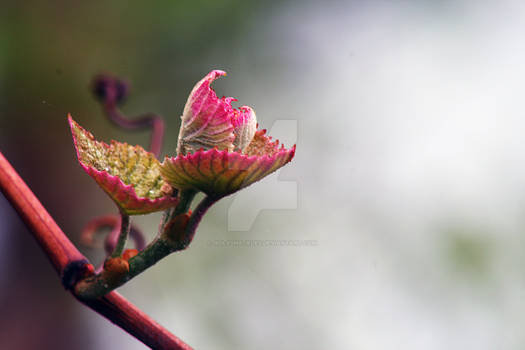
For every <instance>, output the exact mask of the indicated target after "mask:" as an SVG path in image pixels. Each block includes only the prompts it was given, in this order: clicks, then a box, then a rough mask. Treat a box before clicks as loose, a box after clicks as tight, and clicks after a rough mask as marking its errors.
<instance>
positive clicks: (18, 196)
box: [0, 152, 87, 276]
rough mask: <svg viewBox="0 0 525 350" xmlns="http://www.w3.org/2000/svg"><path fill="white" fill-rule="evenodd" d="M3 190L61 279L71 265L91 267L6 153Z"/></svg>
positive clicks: (1, 162)
mask: <svg viewBox="0 0 525 350" xmlns="http://www.w3.org/2000/svg"><path fill="white" fill-rule="evenodd" d="M0 189H1V190H2V193H3V194H4V195H5V196H6V198H7V200H8V201H9V202H10V203H11V205H12V206H13V207H14V208H15V210H16V211H17V212H18V215H20V218H21V219H22V221H24V223H25V224H26V226H27V228H28V229H29V230H30V231H31V232H32V233H33V236H34V237H35V238H36V240H37V241H38V243H39V244H40V246H41V247H42V249H43V250H44V252H45V253H46V255H47V256H48V258H49V260H51V264H53V267H54V268H55V270H56V271H57V272H58V273H59V274H60V275H61V276H62V275H63V273H64V271H65V270H66V267H67V266H68V265H69V264H71V263H73V262H80V261H85V262H86V263H87V260H86V258H85V257H84V255H82V253H80V252H79V251H78V249H77V248H76V247H75V246H74V245H73V243H71V241H70V240H69V239H68V238H67V237H66V235H65V234H64V232H62V230H61V229H60V227H58V225H57V224H56V223H55V221H54V220H53V218H52V217H51V216H50V215H49V213H48V212H47V211H46V210H45V208H44V207H43V206H42V204H41V203H40V201H39V200H38V199H37V198H36V197H35V195H34V194H33V192H31V190H30V189H29V187H27V185H26V183H25V182H24V180H22V179H21V178H20V176H19V175H18V173H17V172H16V171H15V169H13V167H12V166H11V164H9V162H8V161H7V159H5V157H4V156H3V154H2V152H0Z"/></svg>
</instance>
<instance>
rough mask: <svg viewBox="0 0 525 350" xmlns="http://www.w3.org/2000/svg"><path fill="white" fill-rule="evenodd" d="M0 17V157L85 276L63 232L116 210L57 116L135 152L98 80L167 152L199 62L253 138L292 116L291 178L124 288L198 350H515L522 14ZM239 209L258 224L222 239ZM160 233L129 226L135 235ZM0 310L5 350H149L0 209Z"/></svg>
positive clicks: (224, 211) (500, 5)
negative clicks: (98, 92) (122, 94)
mask: <svg viewBox="0 0 525 350" xmlns="http://www.w3.org/2000/svg"><path fill="white" fill-rule="evenodd" d="M0 5H1V10H0V149H1V151H2V152H3V153H4V155H5V156H6V157H7V158H8V159H9V160H10V161H11V162H12V164H13V165H14V166H15V167H16V169H17V170H18V171H19V172H20V174H21V176H22V177H23V178H24V179H25V180H26V181H27V182H28V184H29V185H30V187H31V188H32V189H33V191H34V192H35V193H36V195H37V196H38V197H39V198H40V199H41V201H42V202H43V203H44V205H45V206H46V207H47V208H48V210H49V211H50V213H51V214H52V215H53V217H54V218H55V219H56V220H57V222H58V223H59V224H60V226H61V227H62V228H63V230H64V231H65V232H66V233H67V234H68V235H69V237H71V239H72V240H73V241H74V242H75V243H76V244H77V245H78V246H79V247H80V248H81V250H82V251H83V253H84V254H86V255H87V256H89V257H90V258H92V259H93V260H94V261H97V262H99V261H101V259H102V258H103V255H102V250H101V249H95V248H89V247H82V246H81V244H80V240H79V232H80V231H81V229H82V227H83V225H85V224H86V223H87V222H88V221H89V220H90V219H91V218H93V217H95V216H98V215H102V214H106V213H115V212H116V210H115V208H114V207H113V205H112V203H111V201H110V200H109V199H108V198H107V197H106V196H105V195H104V194H103V193H102V192H101V191H99V190H98V189H97V187H96V185H95V183H94V182H93V181H92V180H91V179H90V178H89V177H88V176H87V175H86V174H85V173H84V172H83V171H82V169H81V168H80V167H79V166H78V164H77V162H76V159H75V154H74V150H73V146H72V143H71V139H70V134H69V130H68V126H67V122H66V115H67V113H68V112H70V113H72V115H73V116H74V117H75V119H76V120H77V121H78V122H79V123H80V124H81V125H83V126H84V127H86V128H87V129H88V130H90V131H92V132H93V133H94V134H95V135H96V136H97V137H98V138H100V139H103V140H106V141H108V140H110V139H112V138H113V139H118V140H122V141H127V142H129V143H132V144H142V145H144V146H147V144H148V140H149V134H148V132H146V131H145V132H138V133H125V132H123V131H121V130H118V129H116V128H115V127H113V126H112V125H111V124H110V123H109V122H108V121H107V120H106V119H105V118H104V116H103V115H102V113H101V110H100V107H99V105H98V104H97V103H96V102H95V101H94V99H93V98H92V96H91V94H90V92H89V89H88V87H89V83H90V81H91V78H92V77H93V75H94V74H96V73H99V72H103V71H107V72H112V73H114V74H117V75H119V76H122V77H125V78H127V79H128V80H129V81H130V82H131V84H132V92H131V95H130V98H129V101H128V102H127V103H126V105H125V106H124V108H123V109H124V111H125V112H126V113H128V114H129V115H138V114H140V113H144V112H156V113H160V114H162V115H164V116H165V117H166V121H167V127H168V129H167V139H166V142H165V149H164V150H165V154H169V153H173V151H174V150H175V145H176V137H177V132H178V127H179V116H180V114H181V111H182V108H183V105H184V102H185V100H186V97H187V94H188V93H189V91H190V90H191V87H192V86H193V84H194V83H195V82H196V81H198V80H199V79H200V78H201V77H202V76H204V75H205V74H206V73H207V72H208V71H210V70H211V69H214V68H219V69H224V70H226V71H228V73H229V74H228V77H226V78H223V79H221V80H219V81H217V83H216V84H215V87H216V90H217V91H218V94H219V95H230V96H235V97H237V98H238V99H239V101H240V102H239V105H240V104H246V105H250V106H252V107H253V108H254V109H255V110H256V112H257V115H258V121H259V124H260V125H261V126H262V127H266V128H272V126H273V125H275V123H277V122H279V121H282V120H285V121H294V123H295V124H292V125H296V129H295V130H291V131H290V130H289V131H290V132H291V133H292V134H293V135H288V136H289V139H288V141H289V142H288V144H287V145H290V142H291V143H295V142H296V143H297V154H296V157H295V159H294V161H293V162H292V163H291V164H290V165H288V166H287V167H285V168H283V169H282V171H280V172H279V174H277V175H276V176H274V177H272V178H269V179H266V180H264V181H263V183H261V184H258V185H254V186H253V187H252V188H251V189H250V191H251V193H250V197H249V198H251V199H250V200H249V201H247V199H246V198H248V197H240V196H242V195H243V194H242V192H241V193H240V194H239V198H237V197H236V196H232V197H230V198H227V199H224V200H222V201H221V202H220V203H218V204H217V205H216V206H214V207H213V208H212V210H211V211H210V212H209V214H208V215H207V216H206V218H205V220H204V222H203V224H202V225H201V227H200V229H199V232H198V233H197V235H196V238H195V241H194V242H193V243H192V245H191V247H190V248H189V249H188V250H186V251H184V252H181V253H177V254H174V255H172V256H169V257H168V258H166V259H164V260H163V261H161V262H160V263H158V264H157V265H156V266H154V267H153V268H151V269H150V270H148V271H147V272H146V273H144V274H142V275H140V276H139V277H137V278H135V279H134V280H132V281H131V282H129V283H128V284H127V285H126V286H124V287H122V288H120V289H119V291H120V292H121V293H122V294H124V295H125V296H126V297H127V298H129V299H130V300H131V301H133V302H134V303H136V304H137V305H138V306H139V307H141V308H142V309H143V310H144V311H146V312H147V313H148V314H150V315H151V316H152V317H153V318H155V319H156V320H158V321H159V322H160V323H161V324H163V325H164V326H166V327H167V328H168V329H169V330H171V331H172V332H173V333H175V334H176V335H178V336H179V337H181V338H182V339H183V340H185V341H186V342H188V343H189V344H190V345H192V346H193V347H195V348H196V349H228V350H231V349H241V350H244V349H268V348H271V349H312V350H314V349H315V350H316V349H356V350H383V349H384V350H386V349H389V350H390V349H404V350H412V349H413V350H416V349H418V350H419V349H429V350H432V349H457V350H460V349H479V350H485V349H487V350H489V349H504V350H510V349H516V350H518V349H523V348H525V335H524V333H523V332H522V326H523V324H524V323H525V264H524V262H525V240H524V238H525V235H524V232H523V231H524V229H525V216H524V213H525V167H524V164H525V145H524V142H523V132H524V127H525V123H524V121H523V119H524V118H523V117H524V110H525V108H524V107H525V106H524V103H525V102H524V101H525V100H524V99H523V91H524V88H525V40H524V39H523V38H524V37H525V3H524V2H522V1H518V0H516V1H511V0H505V1H498V2H495V1H479V0H457V1H445V0H443V1H434V0H426V1H415V0H413V1H409V0H407V1H347V2H343V1H330V0H328V1H298V0H290V1H279V2H277V1H265V2H255V1H240V0H231V1H211V0H208V1H201V0H193V1H156V2H128V1H112V2H97V1H92V2H78V1H76V2H72V1H54V2H44V1H31V0H29V1H20V2H14V1H5V0H3V1H1V3H0ZM288 125H289V124H288ZM281 131H282V130H281ZM276 132H279V130H276ZM280 134H284V135H283V136H282V137H283V138H284V139H285V140H287V139H286V137H288V136H287V135H286V134H288V132H281V133H280ZM283 183H287V184H288V185H287V186H288V187H286V188H290V187H289V185H290V184H291V186H295V187H293V188H295V189H296V194H297V195H296V197H294V198H290V197H289V196H290V193H293V191H292V192H287V191H279V190H277V189H278V188H279V186H281V185H282V184H283ZM256 186H261V188H264V190H257V187H256ZM272 188H274V190H273V191H272ZM283 188H284V187H283ZM247 191H248V190H247ZM247 193H248V192H247ZM283 196H285V197H286V196H288V197H286V198H285V197H283ZM243 198H244V199H243ZM281 198H282V201H283V203H284V202H286V203H287V204H283V205H282V206H279V204H275V203H276V201H277V203H279V201H280V199H281ZM276 199H277V200H276ZM243 201H244V202H243ZM290 201H291V202H290ZM239 203H240V204H239ZM260 203H273V204H271V205H269V207H266V208H265V207H264V205H260ZM289 203H293V204H294V205H292V207H290V204H289ZM232 206H235V211H234V212H233V214H235V215H237V214H238V215H241V216H242V215H243V208H244V210H246V211H249V208H250V207H252V206H257V208H260V207H261V206H262V208H260V209H264V210H262V211H260V212H259V213H258V215H257V216H256V219H255V221H254V222H253V223H251V224H250V225H249V228H248V229H247V230H245V231H238V230H231V227H232V226H231V222H230V219H229V218H231V216H232V209H231V208H232ZM158 220H159V215H151V216H145V217H140V218H137V219H136V221H135V222H137V223H138V224H139V225H140V226H141V227H142V228H143V229H144V230H145V231H147V232H148V234H149V237H152V235H153V234H154V232H155V230H156V227H157V223H158ZM217 240H220V242H223V243H224V242H225V243H224V244H215V243H214V242H217ZM239 240H240V241H242V242H255V241H260V240H269V241H271V242H273V241H276V242H277V241H279V240H289V241H293V242H301V241H302V240H307V241H309V242H314V244H281V245H279V246H275V245H267V246H256V247H255V246H250V245H249V244H242V245H235V244H229V243H228V242H231V241H239ZM210 242H211V243H212V244H210ZM0 310H1V315H0V348H1V349H16V350H18V349H144V348H145V347H144V345H142V344H141V343H139V342H138V341H136V340H135V339H134V338H132V337H131V336H129V335H127V334H126V333H125V332H123V331H122V330H120V329H119V328H117V327H115V326H113V325H112V324H111V323H109V322H108V321H107V320H105V319H103V318H101V317H99V316H98V315H96V314H95V313H94V312H92V311H91V310H89V309H87V308H85V307H83V306H82V305H80V304H79V303H77V302H76V301H75V300H74V299H73V298H72V297H71V296H70V295H69V294H68V293H66V292H65V291H64V290H63V289H62V287H61V286H60V283H59V280H58V278H57V276H56V275H55V273H54V271H53V269H52V268H51V266H50V264H49V263H48V262H47V261H46V258H45V256H44V254H43V253H42V252H41V251H40V250H39V248H38V246H37V245H36V243H35V241H34V240H33V238H32V237H31V236H30V235H29V234H28V232H27V230H26V228H25V227H24V226H23V224H22V222H21V221H20V219H19V218H18V217H17V216H16V214H15V212H14V211H13V209H12V208H11V207H10V206H9V204H8V203H7V201H6V200H5V198H4V197H3V196H0Z"/></svg>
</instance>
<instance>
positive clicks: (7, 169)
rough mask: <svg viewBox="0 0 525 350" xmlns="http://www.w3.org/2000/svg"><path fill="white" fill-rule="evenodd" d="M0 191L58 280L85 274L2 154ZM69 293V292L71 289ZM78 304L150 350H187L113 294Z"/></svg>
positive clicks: (83, 260)
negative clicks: (47, 259)
mask: <svg viewBox="0 0 525 350" xmlns="http://www.w3.org/2000/svg"><path fill="white" fill-rule="evenodd" d="M0 190H1V191H2V193H3V194H4V195H5V196H6V198H7V200H8V201H9V202H10V203H11V204H12V205H13V207H14V208H15V209H16V211H17V212H18V214H19V215H20V217H21V218H22V220H23V221H24V223H25V224H26V225H27V227H28V228H29V231H30V232H31V233H32V234H33V236H34V237H35V239H36V240H37V241H38V243H39V244H40V246H41V247H42V249H43V250H44V252H45V253H46V255H47V256H48V257H49V259H50V260H51V263H52V264H53V266H54V267H55V269H56V270H57V272H58V273H59V274H60V275H61V276H62V279H63V281H64V275H67V274H73V275H74V274H75V272H77V271H80V272H81V273H82V274H85V273H86V269H85V267H86V266H91V268H92V265H89V263H88V261H87V259H86V258H85V257H84V256H83V255H82V254H81V253H80V252H79V251H78V249H77V248H76V247H75V246H74V245H73V243H71V241H70V240H69V239H68V238H67V237H66V235H65V234H64V232H62V230H61V229H60V227H58V225H57V224H56V223H55V221H54V220H53V218H52V217H51V216H50V215H49V213H48V212H47V211H46V209H45V208H44V207H43V206H42V204H41V203H40V201H39V200H38V199H37V198H36V197H35V195H34V194H33V192H32V191H31V190H30V189H29V187H28V186H27V185H26V183H25V182H24V181H23V180H22V178H20V176H19V175H18V173H17V172H16V171H15V170H14V169H13V167H12V166H11V164H9V162H8V161H7V159H5V157H4V156H3V154H2V152H0ZM70 270H73V271H72V272H71V271H70ZM77 277H80V276H73V278H71V277H69V278H67V280H68V281H70V282H71V283H72V284H74V283H75V282H76V280H77ZM66 287H69V288H70V287H73V285H71V286H68V285H67V284H66ZM71 290H72V291H73V290H74V288H71ZM81 302H82V303H83V304H85V305H87V306H88V307H90V308H91V309H93V310H95V311H96V312H98V313H99V314H101V315H102V316H104V317H106V318H107V319H108V320H110V321H111V322H113V323H114V324H116V325H117V326H119V327H121V328H122V329H124V330H125V331H127V332H128V333H129V334H131V335H133V336H134V337H135V338H137V339H138V340H140V341H141V342H143V343H144V344H146V345H147V346H149V347H151V348H153V349H175V350H177V349H178V350H188V349H191V348H190V347H189V346H188V345H186V344H185V343H184V342H183V341H182V340H180V339H179V338H177V337H176V336H174V335H173V334H171V333H170V332H169V331H167V330H166V329H165V328H163V327H162V326H160V325H159V324H158V323H156V322H155V321H153V320H152V319H151V318H150V317H148V316H147V315H146V314H145V313H144V312H142V311H141V310H139V309H138V308H137V307H136V306H134V305H133V304H131V303H130V302H129V301H127V300H126V299H125V298H123V297H122V296H121V295H119V294H118V293H116V292H111V293H109V294H107V295H106V296H104V297H103V298H99V299H94V300H89V301H88V300H81Z"/></svg>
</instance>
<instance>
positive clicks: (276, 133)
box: [228, 120, 297, 231]
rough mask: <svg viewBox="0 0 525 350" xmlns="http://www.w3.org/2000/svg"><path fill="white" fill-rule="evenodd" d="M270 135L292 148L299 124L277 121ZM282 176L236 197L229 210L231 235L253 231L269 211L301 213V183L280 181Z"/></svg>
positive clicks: (250, 187)
mask: <svg viewBox="0 0 525 350" xmlns="http://www.w3.org/2000/svg"><path fill="white" fill-rule="evenodd" d="M268 134H269V135H271V136H272V137H273V139H274V140H277V139H278V140H279V141H280V142H281V143H283V144H284V145H285V146H286V147H291V146H292V145H294V144H295V143H297V120H277V121H275V122H274V123H273V125H272V128H271V129H270V130H269V132H268ZM292 163H293V162H292ZM280 172H281V170H278V171H276V172H275V173H274V174H272V175H270V176H268V177H267V178H265V179H264V180H263V181H261V182H258V183H257V184H255V185H253V186H248V187H247V188H245V189H243V190H242V191H239V193H237V194H235V195H234V198H233V201H232V203H231V205H230V207H229V209H228V231H249V230H250V229H251V228H252V226H253V224H254V223H255V220H256V219H257V216H258V215H259V214H260V213H261V211H263V210H265V209H272V210H275V209H297V182H296V181H281V180H279V173H280Z"/></svg>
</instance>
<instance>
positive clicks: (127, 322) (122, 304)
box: [80, 292, 192, 350]
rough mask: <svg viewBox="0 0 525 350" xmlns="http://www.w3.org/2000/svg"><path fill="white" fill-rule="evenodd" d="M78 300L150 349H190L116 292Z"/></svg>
mask: <svg viewBox="0 0 525 350" xmlns="http://www.w3.org/2000/svg"><path fill="white" fill-rule="evenodd" d="M80 302H82V303H84V304H85V305H87V306H89V307H90V308H92V309H93V310H95V311H96V312H98V313H99V314H101V315H102V316H104V317H106V318H107V319H109V320H110V321H111V322H113V323H115V324H116V325H118V326H119V327H121V328H122V329H124V330H125V331H126V332H128V333H129V334H131V335H133V336H134V337H135V338H137V339H140V340H141V341H142V342H143V343H144V344H146V345H148V346H149V347H151V348H152V349H175V350H177V349H179V350H191V349H192V348H191V347H190V346H189V345H187V344H186V343H184V342H183V341H182V340H180V339H179V338H177V337H176V336H174V335H173V334H171V333H170V332H168V331H167V330H166V329H165V328H163V327H162V326H161V325H159V324H158V323H157V322H155V321H154V320H152V319H151V318H150V317H149V316H148V315H146V314H145V313H144V312H142V311H141V310H140V309H139V308H137V307H136V306H135V305H133V304H132V303H130V302H129V301H127V300H126V299H125V298H123V297H122V296H121V295H120V294H119V293H117V292H111V293H109V294H107V295H106V296H104V297H103V298H100V299H95V300H80ZM137 325H140V327H137Z"/></svg>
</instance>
